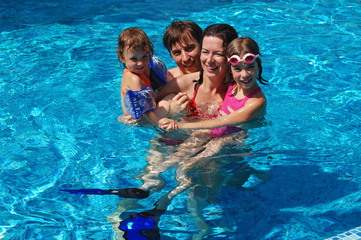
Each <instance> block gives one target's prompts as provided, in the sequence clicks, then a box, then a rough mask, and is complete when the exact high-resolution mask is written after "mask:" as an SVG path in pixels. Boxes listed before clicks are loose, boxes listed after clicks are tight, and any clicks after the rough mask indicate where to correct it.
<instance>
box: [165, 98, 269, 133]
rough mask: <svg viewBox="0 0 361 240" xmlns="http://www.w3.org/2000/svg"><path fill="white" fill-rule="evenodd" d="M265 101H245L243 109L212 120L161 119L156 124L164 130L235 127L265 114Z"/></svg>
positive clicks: (262, 99) (261, 99)
mask: <svg viewBox="0 0 361 240" xmlns="http://www.w3.org/2000/svg"><path fill="white" fill-rule="evenodd" d="M265 109H266V99H265V98H257V99H252V100H251V99H250V100H248V101H247V103H246V104H245V106H244V107H242V108H241V109H239V110H237V111H234V112H232V113H230V114H229V115H226V116H222V117H220V118H217V119H213V120H204V121H199V122H177V121H174V120H171V119H166V118H163V119H161V120H160V121H159V122H158V125H159V127H160V128H162V129H165V130H171V129H178V128H181V129H211V128H217V127H222V126H227V125H228V126H229V125H237V124H239V123H243V122H246V121H249V120H251V119H253V118H255V117H257V116H259V115H261V114H263V113H264V112H265Z"/></svg>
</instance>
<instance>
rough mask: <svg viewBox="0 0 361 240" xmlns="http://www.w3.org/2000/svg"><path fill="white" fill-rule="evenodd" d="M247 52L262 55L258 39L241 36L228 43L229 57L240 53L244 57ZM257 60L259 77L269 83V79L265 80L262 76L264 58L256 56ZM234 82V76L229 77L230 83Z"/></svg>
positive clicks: (262, 82) (261, 81)
mask: <svg viewBox="0 0 361 240" xmlns="http://www.w3.org/2000/svg"><path fill="white" fill-rule="evenodd" d="M247 53H252V54H254V55H262V54H261V53H260V52H259V46H258V44H257V43H256V41H254V40H253V39H252V38H250V37H240V38H237V39H234V40H233V41H232V42H231V43H230V44H229V45H228V48H227V52H226V55H227V58H229V57H231V56H233V55H238V56H240V57H241V58H242V57H243V56H244V55H245V54H247ZM256 62H257V64H258V67H259V72H258V78H257V79H258V81H259V82H260V83H261V84H267V80H265V79H264V78H263V77H262V60H261V58H256ZM229 65H230V64H229ZM232 82H234V80H233V78H231V79H229V81H228V84H230V83H232Z"/></svg>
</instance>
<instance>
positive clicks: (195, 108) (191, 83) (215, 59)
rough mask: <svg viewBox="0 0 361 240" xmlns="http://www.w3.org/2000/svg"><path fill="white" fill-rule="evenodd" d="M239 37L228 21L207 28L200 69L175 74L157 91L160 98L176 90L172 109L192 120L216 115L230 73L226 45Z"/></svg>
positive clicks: (203, 41)
mask: <svg viewBox="0 0 361 240" xmlns="http://www.w3.org/2000/svg"><path fill="white" fill-rule="evenodd" d="M237 37H238V36H237V32H236V30H235V29H234V28H233V27H232V26H230V25H228V24H214V25H211V26H209V27H207V28H206V29H205V30H204V32H203V37H202V45H201V56H200V61H201V66H202V68H201V71H200V72H195V73H191V74H187V75H183V76H180V77H177V78H175V79H174V80H172V81H171V82H169V83H168V84H166V85H165V86H164V87H163V89H161V90H160V91H159V93H158V96H157V99H162V98H164V97H166V96H167V95H169V94H177V95H176V96H175V97H174V98H173V99H172V102H171V108H170V113H178V114H180V112H181V113H182V114H184V113H185V114H186V116H187V117H190V118H191V119H192V120H195V119H199V118H209V117H213V116H216V115H217V111H218V109H219V106H220V105H221V103H222V102H223V98H224V96H225V93H226V89H227V86H226V81H227V79H228V78H229V75H228V77H227V74H230V73H229V71H228V70H227V68H228V67H227V59H226V57H225V54H226V48H227V46H228V44H229V43H230V42H231V41H232V40H233V39H236V38H237Z"/></svg>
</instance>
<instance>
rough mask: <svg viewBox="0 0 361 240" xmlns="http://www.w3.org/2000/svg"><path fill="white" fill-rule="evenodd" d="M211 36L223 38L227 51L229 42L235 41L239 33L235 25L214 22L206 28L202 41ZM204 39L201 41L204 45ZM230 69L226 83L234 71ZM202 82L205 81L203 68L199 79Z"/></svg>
mask: <svg viewBox="0 0 361 240" xmlns="http://www.w3.org/2000/svg"><path fill="white" fill-rule="evenodd" d="M209 36H213V37H218V38H220V39H222V40H223V48H224V52H226V50H227V47H228V44H230V43H231V42H232V41H233V39H236V38H237V37H238V34H237V31H236V29H234V27H232V26H231V25H228V24H213V25H210V26H208V27H207V28H206V29H204V31H203V36H202V41H203V39H204V37H209ZM202 41H201V45H202ZM201 48H202V47H201ZM229 70H230V69H227V75H226V77H225V83H227V82H228V79H229V78H232V73H231V71H229ZM202 82H203V69H201V71H200V77H199V80H198V83H199V84H202Z"/></svg>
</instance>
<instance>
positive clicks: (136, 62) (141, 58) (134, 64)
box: [120, 48, 150, 74]
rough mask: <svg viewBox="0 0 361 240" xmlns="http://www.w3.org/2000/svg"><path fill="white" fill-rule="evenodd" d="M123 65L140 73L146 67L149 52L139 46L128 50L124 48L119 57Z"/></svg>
mask: <svg viewBox="0 0 361 240" xmlns="http://www.w3.org/2000/svg"><path fill="white" fill-rule="evenodd" d="M120 61H121V62H122V63H124V64H125V66H126V67H127V68H128V69H129V70H130V71H131V72H134V73H138V74H142V73H143V72H144V71H145V70H147V69H148V65H149V61H150V60H149V53H147V52H144V50H141V49H139V48H137V49H135V50H130V49H129V48H126V49H125V50H124V52H123V58H122V59H120Z"/></svg>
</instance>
